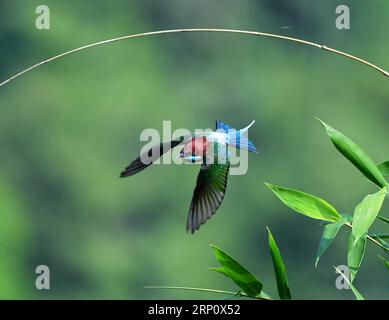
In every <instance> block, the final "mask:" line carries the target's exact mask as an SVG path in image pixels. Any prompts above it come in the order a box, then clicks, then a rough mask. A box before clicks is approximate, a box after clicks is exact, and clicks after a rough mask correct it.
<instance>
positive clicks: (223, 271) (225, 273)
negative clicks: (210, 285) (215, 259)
mask: <svg viewBox="0 0 389 320" xmlns="http://www.w3.org/2000/svg"><path fill="white" fill-rule="evenodd" d="M210 269H211V270H213V271H216V272H218V273H220V274H222V275H224V276H226V277H227V278H229V277H230V276H229V275H228V273H227V272H226V271H225V270H224V268H223V267H219V268H210Z"/></svg>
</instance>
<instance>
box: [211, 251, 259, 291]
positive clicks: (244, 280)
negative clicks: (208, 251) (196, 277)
mask: <svg viewBox="0 0 389 320" xmlns="http://www.w3.org/2000/svg"><path fill="white" fill-rule="evenodd" d="M211 248H212V249H213V252H214V254H215V257H216V259H217V260H218V261H219V263H220V264H221V266H222V267H223V271H222V272H221V273H222V274H224V275H226V276H228V277H229V278H230V279H231V280H232V281H234V282H235V284H236V285H237V286H238V287H239V288H241V289H242V291H243V292H244V293H245V294H247V295H248V296H251V297H260V295H261V291H262V287H263V285H262V283H261V282H260V281H259V280H258V279H257V278H256V277H255V276H254V275H253V274H252V273H251V272H250V271H248V270H247V269H246V268H244V267H243V266H242V265H240V263H239V262H237V261H236V260H235V259H234V258H232V257H231V256H230V255H228V254H227V253H225V252H224V251H223V250H221V249H219V248H218V247H216V246H214V245H211ZM218 272H220V271H219V270H218Z"/></svg>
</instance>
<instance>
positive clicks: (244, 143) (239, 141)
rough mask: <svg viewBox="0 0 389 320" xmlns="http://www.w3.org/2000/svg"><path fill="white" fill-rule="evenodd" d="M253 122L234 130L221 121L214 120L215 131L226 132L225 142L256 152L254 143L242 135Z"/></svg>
mask: <svg viewBox="0 0 389 320" xmlns="http://www.w3.org/2000/svg"><path fill="white" fill-rule="evenodd" d="M254 123H255V120H253V121H252V122H251V123H250V124H249V125H248V126H247V127H244V128H243V129H240V130H236V129H234V128H232V127H230V126H229V125H228V124H225V123H223V122H221V121H216V131H221V132H225V133H227V144H228V145H229V146H232V147H235V148H240V149H244V150H248V151H250V152H254V153H258V151H257V149H256V148H255V146H254V144H253V143H252V142H251V141H250V140H249V139H248V138H247V137H246V136H245V135H244V133H245V132H247V131H248V130H249V128H250V127H251V126H252V125H253V124H254Z"/></svg>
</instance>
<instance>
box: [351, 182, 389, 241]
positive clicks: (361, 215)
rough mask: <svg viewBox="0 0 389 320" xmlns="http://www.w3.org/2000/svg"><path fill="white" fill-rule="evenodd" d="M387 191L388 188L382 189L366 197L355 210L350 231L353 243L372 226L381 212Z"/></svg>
mask: <svg viewBox="0 0 389 320" xmlns="http://www.w3.org/2000/svg"><path fill="white" fill-rule="evenodd" d="M387 191H388V188H387V187H384V188H382V189H381V190H380V191H378V192H377V193H374V194H369V195H367V196H366V197H365V199H363V201H362V202H361V203H360V204H359V205H358V206H357V207H356V208H355V211H354V218H353V229H352V232H353V235H354V238H355V241H358V239H359V238H360V237H361V236H362V235H363V234H365V233H366V232H367V231H368V230H369V228H370V226H371V225H372V224H373V222H374V220H375V218H376V217H377V215H378V212H379V211H380V210H381V207H382V204H383V202H384V200H385V196H386V193H387Z"/></svg>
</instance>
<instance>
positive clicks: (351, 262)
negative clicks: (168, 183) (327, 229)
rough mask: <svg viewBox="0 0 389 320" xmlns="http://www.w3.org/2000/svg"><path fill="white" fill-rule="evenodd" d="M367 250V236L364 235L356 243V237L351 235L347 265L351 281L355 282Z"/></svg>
mask: <svg viewBox="0 0 389 320" xmlns="http://www.w3.org/2000/svg"><path fill="white" fill-rule="evenodd" d="M365 248H366V235H363V236H362V237H361V238H359V240H358V241H356V242H355V237H354V235H353V234H352V233H351V234H350V237H349V240H348V254H347V265H348V268H349V270H350V281H351V282H353V281H354V279H355V276H356V275H357V272H358V269H359V267H360V266H361V263H362V260H363V255H364V254H365Z"/></svg>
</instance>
